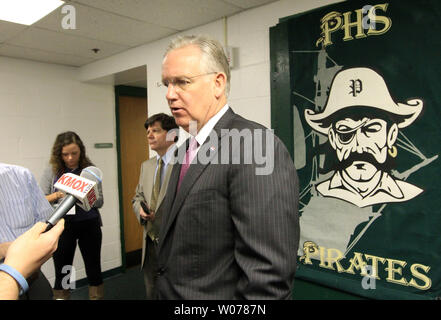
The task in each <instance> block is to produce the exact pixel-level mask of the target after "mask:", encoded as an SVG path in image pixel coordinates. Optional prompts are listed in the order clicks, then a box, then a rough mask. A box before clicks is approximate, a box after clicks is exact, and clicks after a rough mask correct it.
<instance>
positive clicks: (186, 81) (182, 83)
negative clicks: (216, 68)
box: [158, 72, 217, 91]
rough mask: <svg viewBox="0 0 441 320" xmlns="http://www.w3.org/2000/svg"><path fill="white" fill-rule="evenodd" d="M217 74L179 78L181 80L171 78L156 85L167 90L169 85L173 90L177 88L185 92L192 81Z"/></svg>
mask: <svg viewBox="0 0 441 320" xmlns="http://www.w3.org/2000/svg"><path fill="white" fill-rule="evenodd" d="M215 73H217V72H208V73H203V74H198V75H196V76H192V77H181V78H172V79H164V80H162V83H158V87H160V86H164V87H166V88H168V86H169V85H170V84H171V85H172V86H173V88H175V89H176V88H179V89H181V90H184V91H185V90H187V89H188V87H189V86H190V85H191V84H192V83H193V81H192V79H194V78H198V77H202V76H208V75H210V74H215Z"/></svg>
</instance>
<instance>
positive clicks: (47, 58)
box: [0, 44, 94, 67]
mask: <svg viewBox="0 0 441 320" xmlns="http://www.w3.org/2000/svg"><path fill="white" fill-rule="evenodd" d="M0 56H6V57H12V58H21V59H27V60H33V61H40V62H48V63H55V64H62V65H67V66H74V67H79V66H82V65H84V64H87V63H90V62H92V61H93V60H94V59H91V58H85V57H78V56H73V55H68V54H61V53H54V52H48V51H44V50H39V49H31V48H24V47H19V46H13V45H9V44H3V45H0Z"/></svg>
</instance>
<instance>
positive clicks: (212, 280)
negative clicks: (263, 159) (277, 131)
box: [157, 109, 299, 299]
mask: <svg viewBox="0 0 441 320" xmlns="http://www.w3.org/2000/svg"><path fill="white" fill-rule="evenodd" d="M222 129H223V130H222ZM226 129H228V130H226ZM232 129H237V130H236V132H242V133H243V132H250V133H251V135H252V134H253V133H254V132H256V130H257V131H259V130H263V129H265V128H264V127H263V126H261V125H259V124H257V123H254V122H251V121H248V120H246V119H244V118H242V117H241V116H239V115H237V114H235V113H234V112H233V111H232V110H231V109H229V110H228V111H227V112H226V113H225V114H224V115H223V117H222V118H221V119H220V120H219V122H218V123H217V124H216V126H215V128H214V130H213V132H212V133H213V134H214V133H215V135H213V136H211V138H207V141H206V142H205V143H204V144H203V145H202V146H201V149H200V150H199V151H198V157H199V156H200V153H201V152H205V154H206V155H208V156H207V157H205V158H204V159H205V160H206V159H207V158H208V159H210V160H211V163H208V164H207V163H200V162H201V161H199V163H194V162H195V161H196V159H195V160H193V163H192V164H191V166H190V168H189V169H188V171H187V174H186V176H185V178H184V180H183V181H182V184H181V186H180V188H179V191H178V192H176V189H177V183H178V179H179V172H180V168H181V165H179V164H175V165H174V167H173V171H172V173H171V177H170V182H169V189H168V191H167V194H166V196H165V198H164V200H163V202H162V205H161V207H160V208H159V210H162V215H163V224H162V228H161V233H160V240H159V252H158V254H159V256H158V260H159V263H158V265H159V269H158V280H157V287H158V291H159V298H160V299H289V298H291V291H292V288H293V281H294V274H295V270H296V255H297V248H298V240H299V222H298V178H297V174H296V170H295V168H294V164H293V161H292V159H291V157H290V155H289V153H288V151H287V149H286V148H285V146H284V145H283V143H282V142H281V141H280V140H279V139H278V138H277V137H275V136H273V137H274V138H275V139H274V157H273V162H274V170H273V172H272V173H271V174H269V175H256V168H258V167H262V166H259V165H258V163H256V161H255V159H254V157H253V160H252V161H249V157H248V159H247V155H248V156H249V153H248V154H247V153H244V152H247V151H248V152H250V150H246V149H248V148H250V145H249V143H248V144H246V143H244V141H245V140H247V138H249V137H248V136H247V137H245V138H244V139H242V140H241V142H240V144H239V145H238V144H237V143H236V144H235V143H232V141H231V139H230V138H231V134H229V132H234V130H233V131H231V130H232ZM264 137H265V136H264ZM254 140H256V141H259V139H254ZM229 141H230V143H228V142H229ZM263 141H265V138H264V139H263ZM235 145H236V147H235ZM256 146H257V149H259V148H263V149H262V150H260V152H262V151H263V154H265V152H266V144H265V143H263V144H262V143H259V144H256ZM185 147H186V145H185V144H183V145H181V147H180V149H178V152H177V153H178V154H179V155H178V157H180V158H183V156H184V153H185ZM182 148H184V149H183V150H182ZM268 152H272V150H270V149H268ZM225 157H227V158H229V161H230V162H229V164H219V163H220V162H221V158H223V159H224V161H225ZM238 159H240V162H239V163H241V164H237V163H238ZM216 161H217V162H218V163H217V164H216ZM231 161H234V163H232V162H231ZM203 162H207V161H203ZM244 162H245V164H244ZM179 163H182V162H179ZM222 163H224V162H222Z"/></svg>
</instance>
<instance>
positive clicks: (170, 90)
mask: <svg viewBox="0 0 441 320" xmlns="http://www.w3.org/2000/svg"><path fill="white" fill-rule="evenodd" d="M165 97H166V99H167V100H174V99H176V97H177V94H176V87H175V86H174V85H173V84H171V83H169V84H168V87H167V93H166V95H165Z"/></svg>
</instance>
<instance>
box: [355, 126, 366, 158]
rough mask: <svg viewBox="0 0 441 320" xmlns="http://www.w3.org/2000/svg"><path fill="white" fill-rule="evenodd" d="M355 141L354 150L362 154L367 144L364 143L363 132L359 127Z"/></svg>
mask: <svg viewBox="0 0 441 320" xmlns="http://www.w3.org/2000/svg"><path fill="white" fill-rule="evenodd" d="M354 141H355V145H354V147H355V150H354V151H356V152H357V153H360V154H361V153H363V152H364V150H365V145H364V143H363V133H362V132H361V130H360V129H357V131H356V132H355V137H354Z"/></svg>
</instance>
